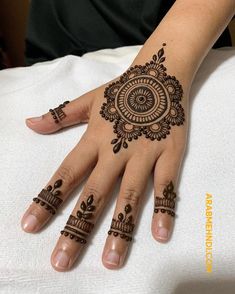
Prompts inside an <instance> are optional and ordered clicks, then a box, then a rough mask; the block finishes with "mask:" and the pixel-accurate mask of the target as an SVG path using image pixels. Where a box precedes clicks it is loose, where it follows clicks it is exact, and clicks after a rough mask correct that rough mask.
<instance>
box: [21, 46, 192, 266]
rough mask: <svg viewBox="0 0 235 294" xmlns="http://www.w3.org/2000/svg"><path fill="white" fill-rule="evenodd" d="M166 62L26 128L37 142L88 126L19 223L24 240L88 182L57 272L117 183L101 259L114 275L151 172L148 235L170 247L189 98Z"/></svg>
mask: <svg viewBox="0 0 235 294" xmlns="http://www.w3.org/2000/svg"><path fill="white" fill-rule="evenodd" d="M163 46H165V44H163ZM164 61H165V57H164V48H163V47H162V48H161V49H160V50H159V51H158V52H157V54H156V55H154V56H153V58H152V60H151V61H149V62H147V63H144V62H143V63H142V65H134V64H133V66H132V67H131V68H129V70H128V71H126V72H125V73H124V74H123V75H122V76H121V77H118V78H117V79H115V80H113V81H111V82H110V83H108V84H106V85H103V86H101V87H99V88H97V89H95V90H92V91H91V92H89V93H87V94H85V95H83V96H81V97H79V98H77V99H75V100H73V101H72V102H70V103H68V102H67V103H66V102H65V103H63V104H61V105H60V106H59V107H57V108H55V109H54V110H53V109H52V110H50V111H49V112H48V113H46V114H44V115H43V116H42V117H40V118H36V119H35V118H34V119H33V118H32V119H28V120H27V121H26V124H27V126H28V127H29V128H31V129H32V130H34V131H35V132H38V133H41V134H49V133H54V132H56V131H58V130H60V129H61V128H65V127H68V126H71V125H76V124H79V123H81V122H88V128H87V130H86V132H85V133H84V135H83V136H82V138H81V140H80V141H79V143H78V144H77V145H76V146H75V148H74V149H73V150H72V151H71V152H70V153H69V154H68V155H67V156H66V158H65V159H64V161H63V162H62V164H61V165H60V166H59V168H58V169H57V171H56V172H55V174H54V175H53V176H52V177H51V179H50V180H49V182H48V183H47V185H46V186H45V187H44V188H43V190H42V191H41V192H40V193H39V195H38V197H35V198H34V201H33V202H32V204H31V205H30V207H29V208H28V209H27V211H26V212H25V214H24V216H23V218H22V228H23V229H24V230H25V231H26V232H29V233H35V232H38V231H39V230H40V229H41V228H42V227H43V226H44V225H45V224H46V223H47V222H48V220H49V219H50V218H51V217H52V216H53V215H54V214H55V212H56V211H57V209H58V208H59V206H60V205H61V204H62V203H63V202H64V201H65V200H66V199H68V198H69V195H70V194H71V192H72V191H73V190H74V189H75V188H76V187H77V186H78V185H79V184H80V183H81V181H82V180H83V179H84V177H85V176H87V175H88V174H89V178H88V180H87V182H86V184H85V187H84V189H83V191H82V193H81V195H80V197H79V199H78V202H77V204H76V206H75V207H74V210H73V211H72V213H71V216H70V217H69V219H68V221H67V224H66V226H65V228H64V229H63V230H62V231H61V236H60V237H59V239H58V241H57V244H56V246H55V249H54V250H53V253H52V256H51V264H52V266H53V267H54V268H55V269H56V270H58V271H66V270H68V269H69V268H71V266H72V265H73V263H74V261H75V260H76V259H77V257H78V256H79V255H80V253H81V250H82V249H83V247H84V246H85V244H86V242H87V240H88V236H89V234H90V232H91V231H92V229H93V227H94V225H95V224H96V222H97V220H98V218H99V216H100V214H101V213H102V211H103V209H104V206H105V205H106V203H107V202H108V198H109V195H110V193H111V192H112V189H113V187H114V185H115V183H116V182H117V179H118V177H119V176H120V175H122V182H121V187H120V191H119V195H118V199H117V203H116V208H115V211H114V216H113V220H112V223H111V227H110V230H109V231H108V235H107V239H106V243H105V246H104V251H103V255H102V261H103V264H104V266H105V267H107V268H109V269H116V268H120V267H121V266H122V265H123V263H124V260H125V257H126V255H127V250H128V247H129V244H130V241H131V240H132V235H133V231H134V227H135V224H136V222H137V216H138V211H139V209H140V207H141V202H142V200H143V195H144V193H145V188H146V183H147V181H148V179H149V177H150V176H151V173H152V171H153V172H154V195H155V197H154V200H155V201H154V209H153V217H152V228H151V229H152V235H153V237H154V238H155V239H156V240H157V241H160V242H166V241H167V240H169V238H170V236H171V233H172V229H173V224H174V215H175V200H176V193H175V190H176V185H177V177H178V174H179V169H180V164H181V161H182V158H183V154H184V149H185V142H186V131H187V119H186V113H185V109H186V108H187V107H186V104H187V95H186V94H183V89H182V87H181V85H180V83H179V81H178V80H177V79H176V78H175V77H172V76H170V75H168V73H167V70H166V68H165V66H164V65H163V63H164Z"/></svg>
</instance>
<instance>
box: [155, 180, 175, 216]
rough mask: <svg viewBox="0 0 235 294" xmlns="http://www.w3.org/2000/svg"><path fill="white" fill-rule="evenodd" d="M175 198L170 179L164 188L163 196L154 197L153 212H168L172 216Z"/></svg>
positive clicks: (173, 214)
mask: <svg viewBox="0 0 235 294" xmlns="http://www.w3.org/2000/svg"><path fill="white" fill-rule="evenodd" d="M175 198H176V193H175V192H174V185H173V183H172V181H171V182H170V183H169V184H168V185H167V186H166V187H165V188H164V190H163V197H158V196H156V197H155V206H154V212H155V213H158V212H162V213H168V214H169V215H171V216H172V217H174V216H175Z"/></svg>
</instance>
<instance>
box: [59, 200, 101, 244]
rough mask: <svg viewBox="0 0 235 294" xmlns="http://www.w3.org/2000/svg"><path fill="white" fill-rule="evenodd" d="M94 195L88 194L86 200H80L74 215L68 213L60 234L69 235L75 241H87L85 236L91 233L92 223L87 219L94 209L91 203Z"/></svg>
mask: <svg viewBox="0 0 235 294" xmlns="http://www.w3.org/2000/svg"><path fill="white" fill-rule="evenodd" d="M93 201H94V196H93V195H90V196H89V197H88V198H87V200H86V202H85V201H82V203H81V205H80V210H78V211H77V213H76V216H74V215H70V217H69V219H68V221H67V223H66V226H65V227H64V230H62V231H61V234H62V235H64V236H65V237H70V239H73V240H74V241H76V242H79V243H81V244H85V243H86V242H87V240H86V238H87V237H88V235H89V234H90V233H91V231H92V229H93V227H94V224H93V223H92V222H90V221H89V220H90V219H92V217H93V211H95V208H96V207H95V206H94V205H93Z"/></svg>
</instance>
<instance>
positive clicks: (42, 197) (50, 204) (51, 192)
mask: <svg viewBox="0 0 235 294" xmlns="http://www.w3.org/2000/svg"><path fill="white" fill-rule="evenodd" d="M62 184H63V181H62V180H57V181H56V182H55V184H54V186H53V187H52V186H51V185H49V186H48V187H47V188H46V189H42V191H41V192H40V193H39V194H38V196H37V197H35V198H33V201H34V202H35V203H37V204H40V205H41V206H43V207H44V208H45V209H46V210H48V211H49V212H50V213H51V214H55V213H56V210H57V209H58V208H59V206H60V204H61V203H62V202H63V200H62V199H61V198H59V197H58V196H61V194H62V193H61V191H60V190H58V188H60V187H61V186H62Z"/></svg>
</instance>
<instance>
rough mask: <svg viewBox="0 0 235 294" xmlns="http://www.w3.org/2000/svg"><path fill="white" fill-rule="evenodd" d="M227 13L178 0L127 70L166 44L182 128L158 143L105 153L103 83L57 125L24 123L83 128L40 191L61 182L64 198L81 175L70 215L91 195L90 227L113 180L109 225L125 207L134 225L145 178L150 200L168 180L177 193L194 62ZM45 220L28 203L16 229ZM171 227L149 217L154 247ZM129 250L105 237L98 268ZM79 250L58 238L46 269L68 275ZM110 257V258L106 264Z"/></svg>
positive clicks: (35, 124) (220, 6) (230, 6)
mask: <svg viewBox="0 0 235 294" xmlns="http://www.w3.org/2000/svg"><path fill="white" fill-rule="evenodd" d="M234 13H235V3H234V0H220V1H215V0H208V1H202V0H194V1H193V0H178V1H176V3H175V4H174V5H173V7H172V8H171V9H170V11H169V12H168V13H167V15H166V16H165V17H164V19H163V20H162V22H161V23H160V25H159V26H158V27H157V28H156V30H155V31H154V32H153V34H152V35H151V36H150V38H149V39H148V40H147V41H146V43H145V44H144V46H143V48H142V49H141V51H140V52H139V54H138V55H137V56H136V58H135V60H134V61H133V64H132V66H134V65H143V64H145V63H146V62H148V61H149V60H151V58H152V56H153V54H155V53H156V52H157V50H158V49H159V48H161V47H162V43H163V42H165V43H167V46H166V47H165V56H166V61H165V62H164V66H165V67H166V68H167V73H168V74H169V75H174V76H176V78H177V79H178V80H179V81H180V83H181V85H182V87H183V90H184V95H183V99H182V103H181V104H182V107H183V108H184V111H185V123H184V124H183V125H182V126H177V127H173V128H172V129H171V133H170V135H168V136H167V137H166V139H164V140H161V141H150V140H147V139H146V138H145V137H143V136H142V137H140V138H139V139H138V140H136V141H134V142H131V144H129V147H128V148H127V149H125V150H124V151H120V152H118V153H117V154H114V153H113V151H112V146H111V144H110V141H111V139H112V138H113V137H114V136H113V128H112V127H113V125H112V124H111V123H110V122H109V121H105V120H104V119H103V118H101V116H100V114H99V111H100V107H101V105H102V103H103V102H104V89H105V87H107V86H108V85H109V84H110V82H109V83H107V84H105V85H102V86H101V87H99V88H97V89H94V90H92V91H90V92H88V93H86V94H85V95H82V96H81V97H79V98H77V99H75V100H73V101H71V102H70V103H69V104H68V105H67V106H66V107H65V108H64V112H65V113H66V117H65V119H64V120H63V121H61V122H60V123H59V124H55V123H54V120H53V118H52V116H51V114H50V113H46V114H44V115H42V116H41V117H39V118H29V119H27V120H26V125H27V126H28V127H29V128H31V129H32V130H33V131H35V132H37V133H40V134H50V133H54V132H57V131H58V130H60V129H62V128H66V127H68V126H71V125H77V124H79V123H81V122H83V123H84V122H86V123H88V128H87V130H86V132H85V133H84V135H83V136H82V138H81V140H80V141H79V142H78V144H77V145H76V146H75V147H74V149H73V150H72V151H71V152H70V153H69V154H68V155H67V156H66V158H65V159H64V160H63V162H62V163H61V165H60V166H59V168H58V169H57V170H56V172H55V173H54V175H53V176H52V177H51V179H50V180H49V181H48V183H47V184H46V186H45V187H44V188H46V187H47V186H48V185H53V184H54V182H55V181H56V180H58V179H62V180H63V183H64V184H63V185H62V187H61V188H60V190H61V192H62V196H61V197H62V199H63V200H66V199H68V198H69V196H70V194H71V192H72V191H73V190H74V189H75V188H76V187H77V186H78V185H79V184H80V183H81V181H82V180H83V179H84V178H85V177H86V176H88V179H87V181H86V183H85V186H84V188H83V191H82V193H81V195H80V197H79V199H78V201H77V204H76V206H75V207H74V210H73V211H72V212H71V214H73V215H76V211H77V210H78V209H79V207H80V204H81V202H82V201H83V200H84V199H87V197H88V196H89V195H90V194H93V195H94V198H95V201H96V211H95V213H94V223H96V222H97V221H98V219H99V216H100V215H101V213H102V211H103V209H104V207H105V205H106V204H107V202H108V199H109V197H110V195H111V193H112V190H113V188H114V185H115V183H116V182H117V179H118V177H122V181H121V186H120V190H119V195H118V198H117V202H116V207H115V211H114V215H113V218H116V219H117V216H118V214H119V213H120V212H121V211H123V209H124V207H125V205H126V204H127V203H129V204H131V206H132V215H133V222H134V223H136V222H137V219H138V212H139V209H140V207H141V202H142V200H143V199H144V197H143V196H144V194H145V190H146V183H147V180H148V179H149V177H151V176H152V175H153V177H154V195H162V191H163V189H164V187H165V186H166V185H167V184H169V182H170V181H172V182H173V183H174V187H175V190H176V191H177V184H178V183H177V181H178V176H179V171H180V166H181V162H182V159H183V156H184V151H185V146H186V142H187V129H188V117H189V114H188V98H189V92H190V87H191V84H192V81H193V78H194V76H195V74H196V72H197V69H198V68H199V66H200V64H201V62H202V60H203V59H204V57H205V56H206V54H207V52H208V51H209V49H210V48H211V47H212V45H213V43H214V42H215V41H216V39H217V38H218V37H219V35H220V34H221V33H222V31H223V30H224V28H225V27H226V26H227V24H228V23H229V21H230V20H231V18H232V16H233V15H234ZM118 78H119V77H117V79H115V80H118ZM115 80H114V81H115ZM111 82H112V81H111ZM97 134H99V135H98V136H97ZM81 159H82V160H81ZM114 167H115V168H114ZM30 215H31V216H30ZM29 216H30V217H29ZM35 217H36V218H35ZM51 217H52V216H51V214H49V213H48V212H47V211H46V210H45V209H44V208H43V207H41V206H40V205H37V204H35V203H34V202H33V203H32V204H31V205H30V206H29V208H28V209H27V210H26V212H25V214H24V215H23V217H22V220H21V225H22V228H23V230H24V231H25V232H28V233H37V232H39V231H40V229H41V228H42V227H43V226H44V225H45V224H46V223H47V222H48V220H49V219H50V218H51ZM33 220H34V221H35V220H36V222H33ZM173 226H174V218H172V217H171V216H169V215H168V214H163V213H153V215H152V226H151V232H152V235H153V238H154V239H155V240H156V241H158V242H161V243H165V242H167V241H168V240H169V239H170V237H171V235H172V231H173ZM133 237H134V235H133ZM129 246H130V242H126V241H125V240H123V239H121V238H118V237H114V236H113V235H107V238H106V241H105V245H104V250H103V254H102V262H103V265H104V266H105V267H106V268H108V269H118V268H120V267H122V266H123V264H124V261H125V259H126V255H127V252H128V248H129ZM83 248H84V245H81V244H80V243H77V242H74V241H73V240H70V239H69V238H66V237H65V236H63V235H61V236H60V237H59V238H58V240H57V243H56V245H55V248H54V250H53V252H52V255H51V264H52V266H53V268H54V269H55V270H57V271H67V270H69V269H70V268H71V267H72V265H73V264H74V262H75V260H76V259H77V258H78V257H79V255H80V253H81V251H82V250H83ZM110 252H111V255H112V257H113V258H112V260H109V258H108V256H109V253H110ZM58 256H59V257H60V258H59V259H60V262H59V259H58ZM62 256H63V258H62ZM66 256H67V259H66Z"/></svg>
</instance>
